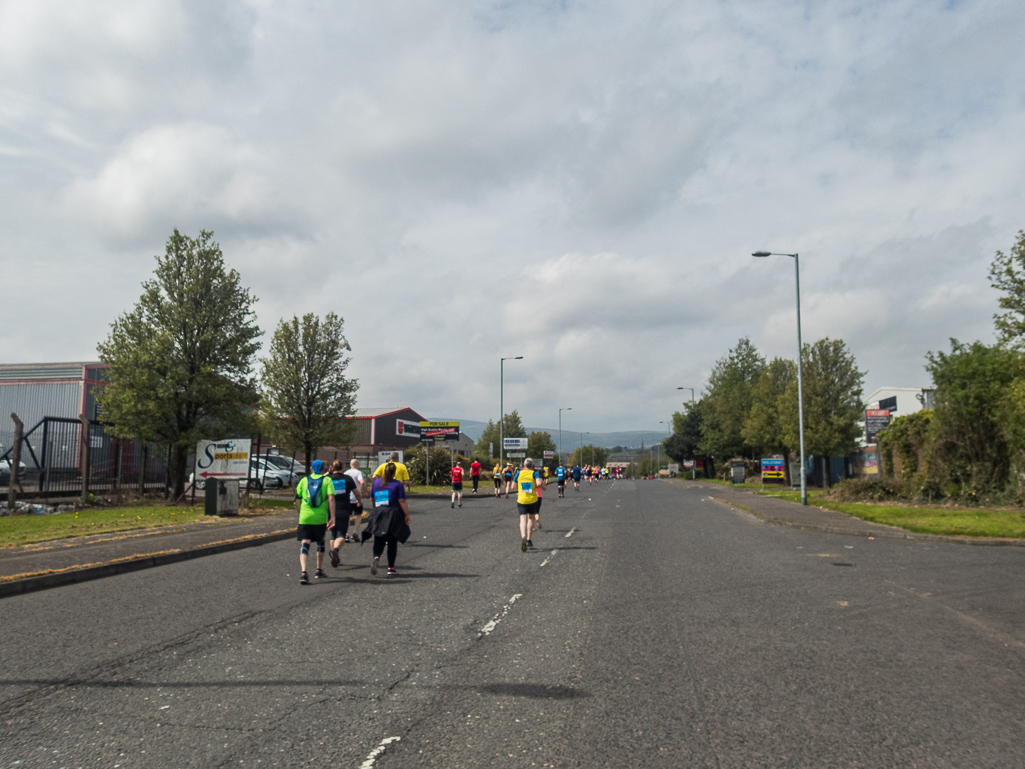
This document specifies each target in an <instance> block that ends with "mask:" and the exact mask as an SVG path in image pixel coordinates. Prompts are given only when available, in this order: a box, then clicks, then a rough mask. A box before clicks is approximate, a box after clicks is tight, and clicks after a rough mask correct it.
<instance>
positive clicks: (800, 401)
mask: <svg viewBox="0 0 1025 769" xmlns="http://www.w3.org/2000/svg"><path fill="white" fill-rule="evenodd" d="M751 256H757V257H759V258H764V257H766V256H789V257H791V258H792V259H793V260H794V286H795V288H796V293H797V432H798V435H800V438H801V504H802V505H807V504H808V478H807V477H806V476H807V474H806V473H805V470H804V383H803V378H804V377H803V375H802V370H801V358H802V357H803V352H804V351H803V349H802V346H801V261H800V259H799V258H798V256H797V254H778V253H775V252H773V251H755V252H754V253H753V254H751Z"/></svg>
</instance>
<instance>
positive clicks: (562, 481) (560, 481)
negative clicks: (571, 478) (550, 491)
mask: <svg viewBox="0 0 1025 769" xmlns="http://www.w3.org/2000/svg"><path fill="white" fill-rule="evenodd" d="M557 483H558V486H559V488H560V489H561V488H563V487H564V486H565V485H566V479H565V478H559V480H558V481H557Z"/></svg>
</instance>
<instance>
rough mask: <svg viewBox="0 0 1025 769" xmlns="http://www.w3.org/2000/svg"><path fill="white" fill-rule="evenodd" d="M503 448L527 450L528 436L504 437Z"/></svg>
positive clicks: (507, 449)
mask: <svg viewBox="0 0 1025 769" xmlns="http://www.w3.org/2000/svg"><path fill="white" fill-rule="evenodd" d="M502 448H503V449H505V450H506V451H509V450H510V449H511V450H513V451H526V450H527V439H526V438H503V439H502Z"/></svg>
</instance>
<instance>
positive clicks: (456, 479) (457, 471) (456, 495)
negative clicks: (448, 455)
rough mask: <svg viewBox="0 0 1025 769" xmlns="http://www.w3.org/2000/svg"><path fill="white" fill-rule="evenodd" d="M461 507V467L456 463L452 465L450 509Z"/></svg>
mask: <svg viewBox="0 0 1025 769" xmlns="http://www.w3.org/2000/svg"><path fill="white" fill-rule="evenodd" d="M457 501H458V502H459V506H460V507H462V506H463V466H462V465H461V464H459V463H458V462H456V463H455V464H454V465H452V507H453V508H454V507H455V506H456V502H457Z"/></svg>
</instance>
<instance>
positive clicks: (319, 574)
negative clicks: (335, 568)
mask: <svg viewBox="0 0 1025 769" xmlns="http://www.w3.org/2000/svg"><path fill="white" fill-rule="evenodd" d="M313 576H314V577H316V578H317V579H323V578H324V577H326V576H327V572H325V571H324V570H323V569H317V571H316V572H314V574H313Z"/></svg>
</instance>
